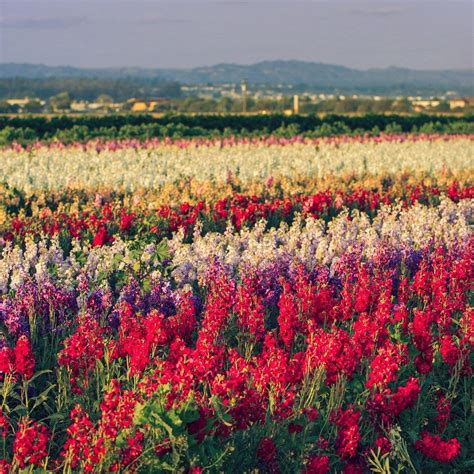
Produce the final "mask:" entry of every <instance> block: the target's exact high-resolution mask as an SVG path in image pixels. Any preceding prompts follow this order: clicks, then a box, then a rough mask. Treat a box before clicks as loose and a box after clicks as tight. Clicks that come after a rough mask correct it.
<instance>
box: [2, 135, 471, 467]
mask: <svg viewBox="0 0 474 474" xmlns="http://www.w3.org/2000/svg"><path fill="white" fill-rule="evenodd" d="M472 171H473V169H472V136H469V135H463V136H458V135H451V136H447V135H439V134H431V135H416V136H414V135H412V136H407V135H393V134H392V135H382V136H379V137H369V136H364V137H358V138H355V137H352V138H350V137H347V136H343V137H338V138H334V137H333V138H327V139H310V138H303V137H301V136H299V137H293V138H287V139H283V138H275V137H266V138H243V137H241V138H235V137H229V138H227V139H224V138H221V139H219V140H214V139H212V140H211V139H209V140H205V139H202V138H201V139H191V140H174V141H173V140H153V139H152V140H148V141H145V142H138V141H134V140H124V141H106V140H100V141H93V142H91V141H90V142H85V143H73V144H70V145H64V144H61V143H52V144H49V145H46V144H39V143H38V144H36V145H32V146H28V147H24V146H19V145H13V146H11V147H8V148H4V149H3V150H2V151H0V176H1V177H3V180H2V181H3V182H4V183H3V184H2V187H1V188H0V190H1V192H0V295H1V296H0V325H1V332H2V338H1V342H0V347H1V349H0V374H1V375H0V377H1V382H0V394H1V402H2V405H1V412H0V434H1V436H2V439H3V444H2V446H1V447H0V449H1V450H2V459H1V461H0V472H2V471H3V472H8V471H12V472H17V471H19V470H20V469H25V470H27V471H28V470H29V471H31V472H33V470H34V469H43V470H49V471H57V472H166V471H168V472H189V473H194V474H196V473H200V472H209V473H213V472H269V473H276V472H282V473H299V472H301V473H305V474H310V473H316V474H319V473H326V472H345V473H357V472H358V473H364V472H369V471H372V472H378V473H385V474H388V473H389V472H419V473H421V472H429V471H430V470H431V471H433V472H459V473H461V472H469V471H472V470H473V469H474V463H473V461H472V452H473V446H472V438H471V436H470V430H471V427H472V421H473V418H472V405H471V397H472V380H471V378H472V363H473V355H472V354H473V352H472V349H473V345H474V317H473V316H474V314H473V309H472V281H473V267H472V258H473V256H474V255H473V254H474V238H473V234H472V224H473V219H474V200H473V198H474V187H473V185H472V182H471V175H472Z"/></svg>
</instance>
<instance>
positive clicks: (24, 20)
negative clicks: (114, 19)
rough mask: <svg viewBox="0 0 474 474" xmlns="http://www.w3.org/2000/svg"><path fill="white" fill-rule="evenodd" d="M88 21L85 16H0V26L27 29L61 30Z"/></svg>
mask: <svg viewBox="0 0 474 474" xmlns="http://www.w3.org/2000/svg"><path fill="white" fill-rule="evenodd" d="M86 21H87V19H86V18H85V17H83V16H63V17H60V16H55V17H52V16H51V17H10V18H5V17H3V18H0V27H1V28H11V29H26V30H53V29H54V30H59V29H64V28H70V27H74V26H79V25H82V24H83V23H85V22H86Z"/></svg>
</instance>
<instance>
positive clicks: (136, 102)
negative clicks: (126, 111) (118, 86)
mask: <svg viewBox="0 0 474 474" xmlns="http://www.w3.org/2000/svg"><path fill="white" fill-rule="evenodd" d="M128 102H129V103H130V104H131V105H132V107H131V111H132V112H138V113H140V112H141V113H144V112H155V111H156V110H157V109H158V108H159V107H160V106H161V105H168V104H169V103H170V100H169V99H164V98H157V99H150V100H143V99H131V100H129V101H128Z"/></svg>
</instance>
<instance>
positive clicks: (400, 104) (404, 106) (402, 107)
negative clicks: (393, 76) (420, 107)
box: [391, 97, 413, 113]
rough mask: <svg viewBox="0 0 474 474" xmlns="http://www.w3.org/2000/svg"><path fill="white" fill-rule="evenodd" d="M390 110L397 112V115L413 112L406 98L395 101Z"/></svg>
mask: <svg viewBox="0 0 474 474" xmlns="http://www.w3.org/2000/svg"><path fill="white" fill-rule="evenodd" d="M391 109H392V111H393V112H398V113H409V112H413V107H412V106H411V103H410V101H409V100H408V99H407V98H406V97H405V98H403V99H399V100H396V101H395V102H394V103H393V105H392V107H391Z"/></svg>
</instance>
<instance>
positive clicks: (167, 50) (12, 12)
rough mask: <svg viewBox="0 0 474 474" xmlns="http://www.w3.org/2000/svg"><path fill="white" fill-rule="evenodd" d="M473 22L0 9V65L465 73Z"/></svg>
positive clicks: (172, 8) (146, 4) (404, 9)
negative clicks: (284, 64) (274, 64)
mask: <svg viewBox="0 0 474 474" xmlns="http://www.w3.org/2000/svg"><path fill="white" fill-rule="evenodd" d="M472 18H473V5H472V2H470V1H466V0H452V1H450V2H443V1H433V0H398V1H393V0H364V1H356V0H352V1H351V0H333V1H332V2H327V1H318V0H316V1H310V0H306V1H290V0H280V1H275V0H254V1H242V0H220V1H211V0H194V1H191V0H186V1H184V0H174V1H173V2H169V1H162V0H155V1H150V0H135V1H134V2H130V1H127V2H123V1H119V2H117V1H115V2H114V1H112V0H95V1H93V2H91V1H80V0H62V1H57V0H56V1H54V0H38V1H27V0H15V1H13V0H2V1H0V62H2V63H9V62H15V63H30V64H44V65H49V66H73V67H81V68H110V67H113V68H116V67H145V68H157V69H169V68H180V69H188V68H193V67H206V66H213V65H216V64H222V63H231V64H240V65H250V64H254V63H258V62H261V61H272V60H301V61H308V62H321V63H325V64H336V65H342V66H346V67H350V68H354V69H362V70H364V69H370V68H386V67H390V66H395V67H401V68H410V69H422V70H443V69H472V68H473V31H472V30H473V23H472Z"/></svg>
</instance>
